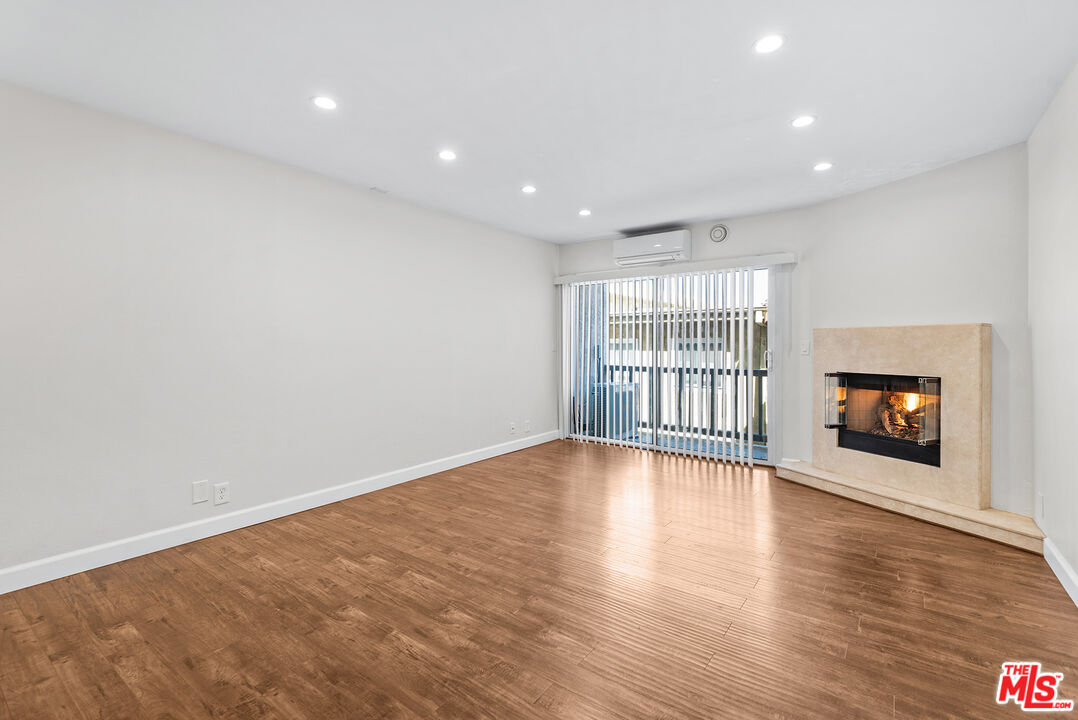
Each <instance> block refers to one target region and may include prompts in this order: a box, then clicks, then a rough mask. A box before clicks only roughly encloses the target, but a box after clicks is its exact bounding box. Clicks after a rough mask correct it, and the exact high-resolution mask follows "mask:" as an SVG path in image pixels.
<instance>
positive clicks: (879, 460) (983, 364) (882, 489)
mask: <svg viewBox="0 0 1078 720" xmlns="http://www.w3.org/2000/svg"><path fill="white" fill-rule="evenodd" d="M813 347H814V353H813V378H814V380H813V392H812V398H813V401H812V404H813V407H812V422H813V435H812V462H811V463H806V462H796V461H785V460H784V461H783V462H781V463H779V465H778V466H777V474H778V476H779V477H782V478H786V479H788V480H793V481H795V482H800V483H802V484H805V485H810V486H812V487H816V488H818V489H820V490H825V491H827V492H831V493H834V494H838V495H843V496H845V497H849V498H852V499H854V500H858V501H860V502H865V503H868V504H871V505H876V506H879V507H883V508H885V509H887V510H892V511H894V512H900V513H903V514H906V515H911V516H913V517H917V518H920V519H922V520H926V521H928V522H932V523H936V524H939V525H945V526H948V527H952V528H955V529H957V530H961V531H963V532H967V533H971V534H974V535H981V536H983V537H988V538H990V539H992V540H996V541H999V542H1004V543H1007V544H1009V545H1014V546H1016V547H1021V548H1023V549H1026V550H1031V551H1033V552H1042V551H1043V548H1042V545H1043V538H1044V535H1043V533H1041V531H1040V529H1039V528H1038V527H1037V526H1036V524H1035V523H1034V522H1033V521H1032V520H1031V519H1030V518H1027V517H1025V516H1022V515H1016V514H1014V513H1008V512H1003V511H1001V510H994V509H992V508H991V487H992V460H991V458H992V447H991V437H992V326H991V325H989V324H986V323H974V324H964V325H912V326H899V327H861V328H821V329H816V330H814V331H813ZM828 372H850V373H876V374H888V375H912V376H915V377H939V378H940V379H941V380H940V466H939V467H933V466H931V465H924V464H920V463H914V462H908V461H905V460H898V459H895V458H889V457H883V456H881V455H874V454H871V453H865V452H860V451H857V450H851V449H848V448H841V447H838V440H837V433H838V431H837V430H829V429H826V428H824V426H823V425H824V389H823V378H824V374H825V373H828Z"/></svg>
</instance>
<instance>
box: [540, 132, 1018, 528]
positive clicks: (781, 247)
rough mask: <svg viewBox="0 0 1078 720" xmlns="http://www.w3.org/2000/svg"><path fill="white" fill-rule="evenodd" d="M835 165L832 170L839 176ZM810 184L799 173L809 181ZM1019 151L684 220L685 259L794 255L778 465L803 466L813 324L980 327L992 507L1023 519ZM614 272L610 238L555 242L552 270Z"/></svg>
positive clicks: (808, 434)
mask: <svg viewBox="0 0 1078 720" xmlns="http://www.w3.org/2000/svg"><path fill="white" fill-rule="evenodd" d="M837 170H838V168H836V171H837ZM811 180H812V178H811V177H809V178H806V182H809V181H811ZM1026 189H1027V187H1026V148H1025V145H1016V146H1013V147H1009V148H1005V149H1002V150H998V151H995V152H992V153H988V154H986V155H982V156H979V157H975V158H972V159H969V160H965V161H963V162H959V163H955V164H953V165H949V166H947V167H945V168H941V169H939V170H935V171H933V172H929V173H924V174H922V175H917V176H914V177H911V178H908V179H905V180H901V181H899V182H895V183H891V184H889V185H884V186H881V187H878V188H875V189H873V190H868V191H865V192H861V193H856V194H853V195H848V196H846V197H843V198H839V199H836V200H832V201H828V202H825V203H821V204H819V205H814V206H810V207H806V208H801V209H798V210H791V211H786V212H779V213H771V214H767V215H758V216H753V217H744V218H736V219H733V220H729V221H726V224H727V225H728V226H729V228H730V237H729V239H728V240H727V241H726V242H725V243H723V244H721V245H716V244H714V243H712V242H710V240H709V239H708V237H707V231H708V229H709V228H710V227H711V225H712V224H713V223H701V224H698V225H694V226H693V227H692V230H693V259H694V260H702V259H708V258H715V257H723V256H729V257H736V256H742V255H752V254H761V253H769V252H781V251H792V252H795V253H797V254H798V256H799V258H800V261H799V264H798V266H797V268H796V269H795V270H794V272H793V274H792V288H791V296H792V318H791V334H792V341H791V343H790V348H789V351H790V352H789V353H788V354H787V355H786V356H785V357H782V358H779V359H778V361H779V363H781V367H782V368H783V369H782V372H783V387H784V390H783V393H784V397H783V404H784V415H785V422H784V424H783V434H784V440H783V448H782V449H781V456H782V457H789V458H800V459H810V458H811V453H812V450H811V448H812V429H813V427H814V426H815V425H816V424H817V423H818V422H819V420H820V419H819V418H814V417H812V416H811V407H812V400H811V388H812V381H813V378H812V358H811V356H801V355H800V354H799V348H800V346H801V345H802V344H803V343H809V342H810V341H811V338H812V334H811V333H812V328H816V327H855V326H863V325H903V324H935V323H964V322H990V323H992V325H993V332H992V354H993V367H992V372H993V388H992V392H993V401H994V404H993V412H992V469H993V477H992V504H993V506H994V507H997V508H1001V509H1005V510H1010V511H1012V512H1019V513H1023V514H1027V515H1028V514H1031V513H1032V485H1031V467H1032V460H1031V452H1030V441H1031V432H1030V424H1031V418H1032V411H1031V406H1030V383H1029V372H1030V342H1029V333H1028V330H1027V326H1026V302H1027V277H1026V267H1027V196H1026ZM612 267H613V262H612V260H611V248H610V241H609V240H598V241H592V242H587V243H580V244H576V245H566V246H562V247H560V248H559V269H560V272H561V273H562V274H569V273H576V272H585V271H589V270H599V269H608V268H612Z"/></svg>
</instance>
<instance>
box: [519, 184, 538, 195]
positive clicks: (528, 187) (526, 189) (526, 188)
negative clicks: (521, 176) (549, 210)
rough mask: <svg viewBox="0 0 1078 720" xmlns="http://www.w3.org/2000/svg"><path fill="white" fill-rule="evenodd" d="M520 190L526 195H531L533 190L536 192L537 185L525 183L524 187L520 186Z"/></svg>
mask: <svg viewBox="0 0 1078 720" xmlns="http://www.w3.org/2000/svg"><path fill="white" fill-rule="evenodd" d="M520 192H522V193H524V194H525V195H531V194H532V193H533V192H535V186H534V185H525V186H524V187H522V188H520Z"/></svg>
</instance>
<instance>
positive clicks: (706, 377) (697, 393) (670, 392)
mask: <svg viewBox="0 0 1078 720" xmlns="http://www.w3.org/2000/svg"><path fill="white" fill-rule="evenodd" d="M599 371H600V372H599V375H600V379H601V385H602V386H603V387H611V386H615V387H617V386H622V387H623V386H624V385H625V384H628V385H630V386H634V387H636V388H638V390H637V391H636V392H635V393H634V401H633V402H632V403H629V404H621V405H619V408H623V410H622V411H623V412H626V413H627V414H629V416H630V417H629V418H627V419H628V423H625V431H629V432H632V433H640V432H645V433H647V434H652V435H654V434H655V433H654V431H655V430H656V428H655V427H654V425H653V423H652V417H653V416H654V415H655V414H654V413H653V412H652V409H651V408H652V404H653V403H654V401H655V392H656V388H655V385H654V378H655V374H656V372H657V373H658V378H659V380H660V383H659V387H658V390H657V392H658V402H659V413H658V415H657V417H656V419H657V421H658V428H657V430H658V435H660V436H662V435H667V434H669V433H674V432H680V433H682V434H688V435H690V436H695V440H696V441H708V440H712V439H715V440H719V441H721V440H722V439H724V438H725V439H727V440H728V441H736V433H737V426H738V425H739V423H738V422H737V420H735V418H740V417H741V416H742V410H743V404H744V402H745V398H744V393H743V392H740V383H741V379H742V378H743V377H744V376H745V375H746V374H747V373H746V371H743V370H740V369H736V368H726V369H714V368H711V369H709V368H698V367H673V368H671V367H659V368H653V367H642V366H639V365H632V364H625V365H621V364H606V365H603V366H601V367H600V368H599ZM767 376H768V371H767V370H766V369H762V368H759V369H754V370H752V401H753V403H754V404H755V412H754V413H753V418H754V426H753V428H752V431H753V432H752V436H753V444H754V445H758V446H766V444H767V417H766V408H765V404H764V401H765V398H766V397H767V393H766V388H765V387H764V384H765V383H766V381H767ZM724 380H725V381H727V382H734V383H738V390H739V392H735V393H734V394H733V408H732V409H730V410H732V413H731V414H730V415H729V417H727V418H726V423H722V420H723V414H722V408H721V407H718V406H716V404H715V403H714V402H712V401H711V398H710V397H709V396H712V389H713V388H717V387H719V386H720V385H721V383H722V382H723V381H724ZM594 402H597V401H596V400H594V399H593V400H590V401H589V403H594ZM690 403H691V404H692V408H691V410H692V412H691V416H690ZM615 415H616V412H615ZM589 418H590V419H591V422H590V423H589V422H588V419H589ZM678 418H680V419H681V420H682V422H681V423H680V424H679V423H677V422H676V420H677V419H678ZM580 420H582V421H583V423H582V424H577V425H576V427H578V428H581V429H582V430H583V434H585V435H590V436H596V435H601V434H602V431H601V427H605V417H604V415H603V410H602V409H600V408H594V412H592V405H591V404H588V405H586V406H585V408H584V412H583V418H580ZM611 420H612V424H614V425H615V427H617V426H619V425H622V424H623V423H622V422H621V421H620V419H619V418H617V417H616V416H615V417H612V418H611ZM720 424H724V425H725V426H724V427H720ZM599 426H601V427H599ZM654 444H657V445H663V443H661V442H659V441H658V439H657V438H655V443H654Z"/></svg>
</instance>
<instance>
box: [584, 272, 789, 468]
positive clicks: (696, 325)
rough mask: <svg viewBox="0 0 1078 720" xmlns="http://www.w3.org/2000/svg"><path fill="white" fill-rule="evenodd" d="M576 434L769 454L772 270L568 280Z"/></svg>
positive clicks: (731, 455) (703, 452) (728, 453)
mask: <svg viewBox="0 0 1078 720" xmlns="http://www.w3.org/2000/svg"><path fill="white" fill-rule="evenodd" d="M563 293H564V295H563V299H564V302H563V309H564V312H563V322H565V323H566V329H567V332H566V341H565V357H564V358H563V377H564V382H565V387H564V388H563V399H564V402H565V404H566V406H567V407H566V412H565V418H566V422H567V423H568V433H567V434H568V436H569V437H571V438H574V439H577V440H582V441H586V442H601V443H609V444H618V445H628V446H633V447H642V448H650V449H655V450H661V451H664V452H670V453H677V454H684V455H693V456H698V457H709V458H714V459H721V460H731V461H735V462H740V463H746V464H750V465H751V464H752V463H753V461H754V460H767V459H768V435H767V421H768V412H767V410H768V372H769V371H768V365H769V362H768V360H769V357H770V353H769V352H768V269H767V268H740V269H734V270H715V271H708V272H697V273H684V274H677V275H663V276H658V277H638V278H627V279H616V280H602V281H595V282H581V283H574V284H570V285H566V286H564V290H563Z"/></svg>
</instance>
